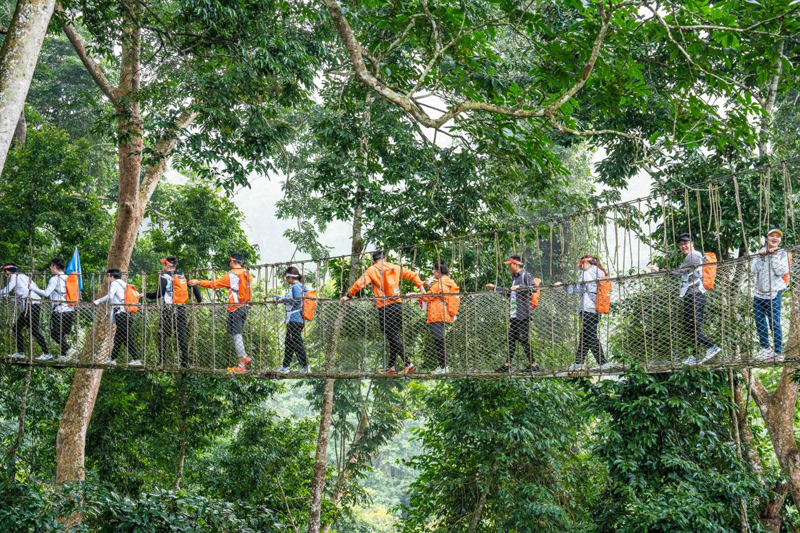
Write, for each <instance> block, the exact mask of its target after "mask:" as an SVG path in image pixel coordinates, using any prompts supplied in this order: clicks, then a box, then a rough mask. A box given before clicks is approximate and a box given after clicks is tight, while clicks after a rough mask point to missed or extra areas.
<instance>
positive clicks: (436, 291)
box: [423, 263, 461, 375]
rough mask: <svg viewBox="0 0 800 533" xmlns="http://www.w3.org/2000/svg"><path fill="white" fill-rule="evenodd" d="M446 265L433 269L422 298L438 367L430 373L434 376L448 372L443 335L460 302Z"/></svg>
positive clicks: (438, 265) (454, 316)
mask: <svg viewBox="0 0 800 533" xmlns="http://www.w3.org/2000/svg"><path fill="white" fill-rule="evenodd" d="M449 273H450V271H449V269H448V268H447V265H445V264H444V263H439V264H437V265H436V266H434V267H433V277H434V280H433V282H432V283H425V286H426V289H427V290H428V293H427V294H428V296H424V297H423V301H425V302H426V303H427V305H428V330H429V331H430V332H431V336H432V337H433V344H434V346H435V347H436V354H437V356H438V359H439V366H438V367H436V370H434V371H433V372H431V374H434V375H440V374H446V373H448V372H449V371H450V369H449V368H448V366H447V351H446V349H445V342H444V334H445V329H446V327H447V324H452V323H453V320H455V318H456V315H457V314H458V308H459V306H460V303H461V301H460V300H459V297H458V296H451V295H452V294H453V293H458V290H459V289H458V285H456V283H455V281H453V280H452V279H451V278H450V276H449V275H448V274H449Z"/></svg>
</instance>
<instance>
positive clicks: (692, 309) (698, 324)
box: [647, 233, 722, 365]
mask: <svg viewBox="0 0 800 533" xmlns="http://www.w3.org/2000/svg"><path fill="white" fill-rule="evenodd" d="M678 249H679V250H680V251H681V253H682V254H683V255H684V259H683V263H681V266H680V267H678V268H677V269H676V270H672V271H670V275H671V276H675V277H679V278H681V288H680V293H679V296H680V298H681V308H682V313H681V314H682V317H683V320H682V323H683V332H684V335H685V336H686V337H687V338H688V339H692V340H693V345H694V351H695V353H694V355H692V356H690V357H689V358H687V359H685V360H684V361H683V364H685V365H699V364H703V363H705V362H706V361H708V360H709V359H711V358H712V357H714V356H715V355H717V354H718V353H719V352H720V351H722V348H720V347H719V346H717V345H715V344H714V343H713V342H712V341H711V339H709V338H708V337H707V336H706V334H705V333H704V332H703V319H704V312H705V308H706V288H705V287H704V286H703V263H705V256H704V255H703V253H702V252H700V251H698V250H695V249H694V240H693V239H692V236H691V235H689V234H688V233H683V234H681V235H680V236H679V237H678ZM647 268H648V269H650V270H651V271H652V272H658V271H659V270H660V269H659V268H658V266H656V265H648V266H647ZM697 348H701V349H702V350H703V354H702V355H701V356H698V354H697Z"/></svg>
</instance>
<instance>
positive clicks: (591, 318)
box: [583, 313, 606, 365]
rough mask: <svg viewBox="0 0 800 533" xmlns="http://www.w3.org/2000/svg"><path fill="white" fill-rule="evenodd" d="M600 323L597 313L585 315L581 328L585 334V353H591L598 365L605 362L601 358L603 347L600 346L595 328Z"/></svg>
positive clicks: (603, 358)
mask: <svg viewBox="0 0 800 533" xmlns="http://www.w3.org/2000/svg"><path fill="white" fill-rule="evenodd" d="M599 323H600V315H598V314H597V313H585V314H584V319H583V327H584V331H585V332H586V344H587V346H586V353H588V352H589V350H591V351H592V354H593V355H594V359H595V361H597V364H598V365H602V364H604V363H605V362H606V360H605V357H603V347H602V346H601V345H600V337H599V336H598V335H597V326H598V324H599Z"/></svg>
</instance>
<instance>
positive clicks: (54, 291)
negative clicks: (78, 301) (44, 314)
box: [31, 274, 75, 313]
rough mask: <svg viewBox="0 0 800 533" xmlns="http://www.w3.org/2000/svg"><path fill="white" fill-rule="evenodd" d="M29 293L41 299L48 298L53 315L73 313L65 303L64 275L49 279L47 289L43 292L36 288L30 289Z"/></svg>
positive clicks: (65, 280)
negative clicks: (33, 293) (51, 304)
mask: <svg viewBox="0 0 800 533" xmlns="http://www.w3.org/2000/svg"><path fill="white" fill-rule="evenodd" d="M31 291H33V292H35V293H36V294H38V295H39V296H41V297H42V298H50V300H51V301H53V312H54V313H71V312H73V311H75V308H74V307H73V306H71V305H69V304H68V303H65V301H66V299H67V275H66V274H56V275H55V276H53V277H52V278H50V282H49V283H48V284H47V288H46V289H45V290H42V289H40V288H38V287H36V288H32V289H31Z"/></svg>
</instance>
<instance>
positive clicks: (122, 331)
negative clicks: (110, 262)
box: [94, 268, 142, 366]
mask: <svg viewBox="0 0 800 533" xmlns="http://www.w3.org/2000/svg"><path fill="white" fill-rule="evenodd" d="M106 274H107V275H108V293H107V294H106V295H105V296H103V297H101V298H98V299H97V300H95V301H94V305H100V304H103V303H106V302H108V303H109V304H110V305H111V323H112V324H116V326H117V328H116V331H114V346H113V348H112V350H111V357H110V358H109V360H108V361H106V364H107V365H116V364H117V357H118V356H119V352H120V351H121V350H122V347H123V346H125V347H127V348H128V353H129V354H130V356H131V360H130V362H129V363H128V364H129V365H130V366H142V360H141V357H140V355H139V345H138V344H139V338H138V337H139V336H138V335H137V334H136V328H135V327H134V326H135V325H136V323H135V320H134V318H135V317H136V313H138V312H139V296H140V295H139V293H138V292H137V291H136V288H135V287H134V286H133V285H132V284H130V283H128V282H126V281H124V280H123V279H122V272H120V270H119V269H116V268H111V269H109V270H108V271H107V272H106Z"/></svg>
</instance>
